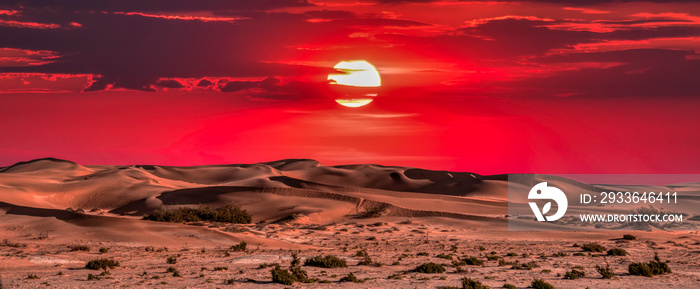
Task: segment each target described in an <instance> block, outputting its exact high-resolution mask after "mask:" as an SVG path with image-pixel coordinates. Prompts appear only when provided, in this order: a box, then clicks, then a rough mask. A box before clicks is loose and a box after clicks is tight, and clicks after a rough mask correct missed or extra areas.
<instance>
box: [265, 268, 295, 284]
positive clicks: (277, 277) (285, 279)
mask: <svg viewBox="0 0 700 289" xmlns="http://www.w3.org/2000/svg"><path fill="white" fill-rule="evenodd" d="M270 272H271V273H272V282H273V283H279V284H284V285H292V284H294V282H298V281H299V280H298V279H297V278H296V277H295V276H292V274H290V273H289V271H287V270H285V269H282V268H281V267H280V266H275V268H272V270H271V271H270Z"/></svg>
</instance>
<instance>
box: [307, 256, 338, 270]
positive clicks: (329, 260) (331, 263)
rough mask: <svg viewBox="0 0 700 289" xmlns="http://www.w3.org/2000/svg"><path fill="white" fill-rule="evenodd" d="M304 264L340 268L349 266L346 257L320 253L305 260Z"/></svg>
mask: <svg viewBox="0 0 700 289" xmlns="http://www.w3.org/2000/svg"><path fill="white" fill-rule="evenodd" d="M304 265H306V266H314V267H322V268H339V267H347V266H348V264H347V263H346V262H345V259H340V258H338V257H336V256H333V255H326V256H321V255H319V256H316V257H313V258H309V259H306V261H304Z"/></svg>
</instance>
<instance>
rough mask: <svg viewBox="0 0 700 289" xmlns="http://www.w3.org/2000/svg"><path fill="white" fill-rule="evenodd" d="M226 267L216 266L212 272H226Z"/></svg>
mask: <svg viewBox="0 0 700 289" xmlns="http://www.w3.org/2000/svg"><path fill="white" fill-rule="evenodd" d="M227 270H228V267H222V266H217V267H214V271H227Z"/></svg>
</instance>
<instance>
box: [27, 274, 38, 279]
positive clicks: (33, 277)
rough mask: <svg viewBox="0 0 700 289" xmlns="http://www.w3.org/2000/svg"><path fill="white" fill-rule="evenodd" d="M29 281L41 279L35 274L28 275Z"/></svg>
mask: <svg viewBox="0 0 700 289" xmlns="http://www.w3.org/2000/svg"><path fill="white" fill-rule="evenodd" d="M27 279H39V276H37V275H36V274H34V273H30V274H29V275H27Z"/></svg>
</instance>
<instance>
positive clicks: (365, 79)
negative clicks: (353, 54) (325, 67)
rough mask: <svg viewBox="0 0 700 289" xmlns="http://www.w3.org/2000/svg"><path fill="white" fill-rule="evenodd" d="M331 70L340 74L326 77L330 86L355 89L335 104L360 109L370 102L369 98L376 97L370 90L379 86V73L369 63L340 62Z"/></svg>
mask: <svg viewBox="0 0 700 289" xmlns="http://www.w3.org/2000/svg"><path fill="white" fill-rule="evenodd" d="M333 68H334V69H335V70H337V71H338V72H341V73H331V74H329V75H328V80H329V81H330V82H331V84H334V85H340V86H341V87H355V88H357V89H353V90H351V92H349V93H347V94H345V97H343V98H338V99H336V100H335V102H337V103H339V104H340V105H342V106H346V107H361V106H365V105H367V104H369V103H370V102H372V98H371V97H375V96H377V94H376V93H375V92H376V91H375V90H373V89H372V88H373V87H379V86H381V85H382V79H381V77H379V71H377V69H376V68H375V67H374V66H373V65H372V64H370V63H369V62H367V61H364V60H352V61H341V62H340V63H338V64H336V65H335V66H334V67H333ZM348 89H349V88H348ZM348 89H346V90H348Z"/></svg>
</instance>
